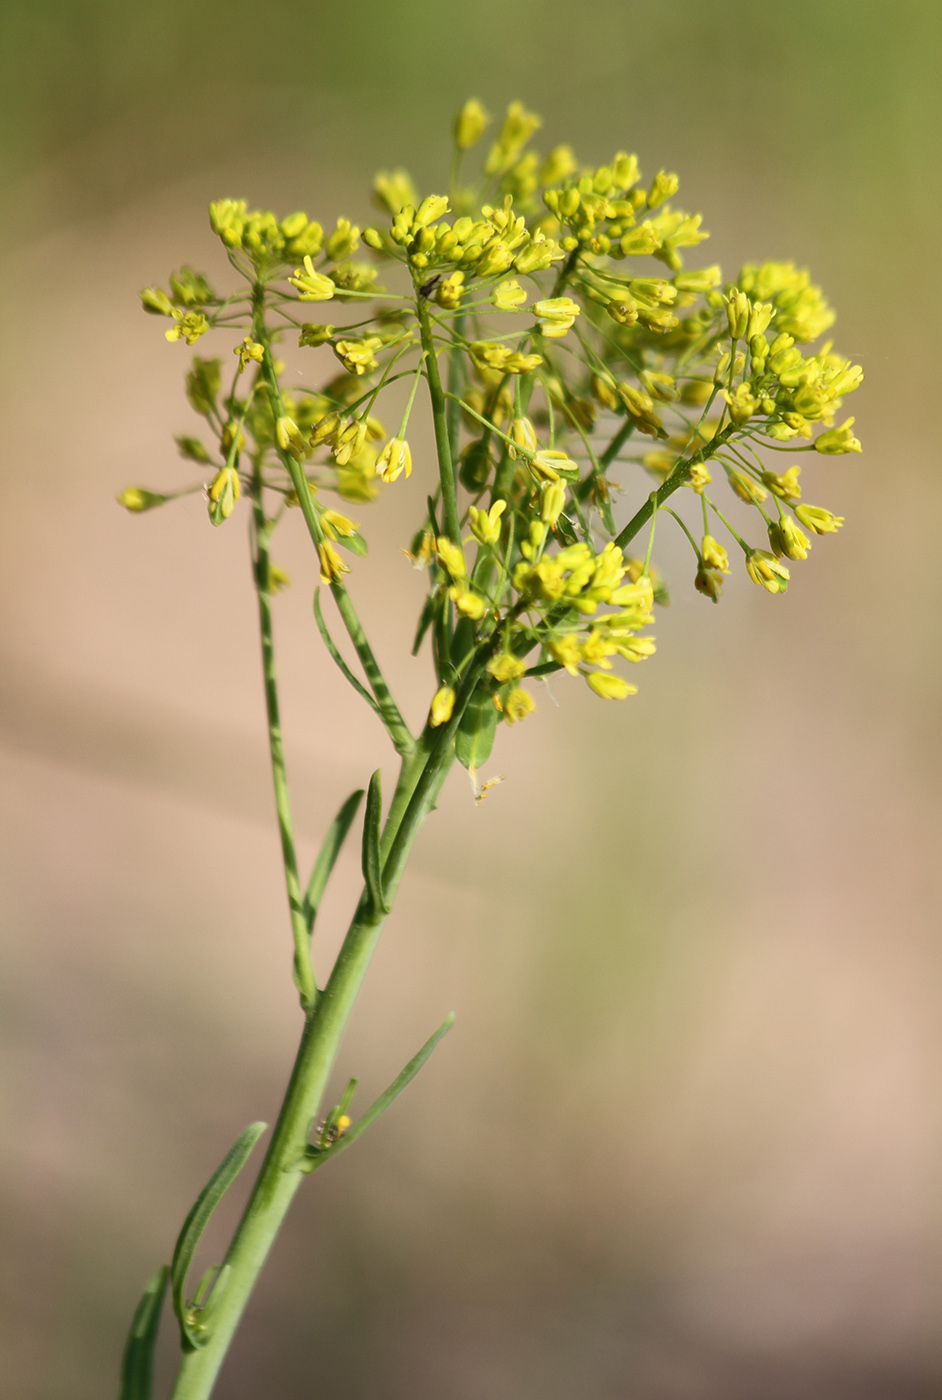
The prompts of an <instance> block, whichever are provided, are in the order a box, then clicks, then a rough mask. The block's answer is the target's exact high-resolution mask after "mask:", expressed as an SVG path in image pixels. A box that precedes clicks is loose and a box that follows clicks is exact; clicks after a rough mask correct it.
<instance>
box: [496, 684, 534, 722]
mask: <svg viewBox="0 0 942 1400" xmlns="http://www.w3.org/2000/svg"><path fill="white" fill-rule="evenodd" d="M535 709H536V705H535V704H534V703H533V700H532V698H531V696H529V695H528V694H527V692H526V691H525V690H521V689H520V687H519V686H517V687H515V688H514V689H513V690H512V691H511V692H510V694H509V695H508V696H507V699H506V700H505V701H504V720H505V722H506V723H507V724H517V723H518V722H519V721H520V720H522V719H526V717H527V715H532V713H533V711H534V710H535Z"/></svg>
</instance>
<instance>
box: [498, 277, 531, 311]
mask: <svg viewBox="0 0 942 1400" xmlns="http://www.w3.org/2000/svg"><path fill="white" fill-rule="evenodd" d="M526 299H527V293H526V288H525V287H521V285H520V283H519V282H517V281H513V280H512V281H509V282H501V283H500V285H499V286H497V287H495V288H494V290H493V291H492V292H491V301H492V302H493V303H494V305H495V306H496V307H497V310H498V311H516V310H517V309H518V308H519V307H521V306H523V305H524V303H525V302H526Z"/></svg>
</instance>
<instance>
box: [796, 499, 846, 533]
mask: <svg viewBox="0 0 942 1400" xmlns="http://www.w3.org/2000/svg"><path fill="white" fill-rule="evenodd" d="M795 514H796V515H797V516H798V519H799V520H800V521H801V523H802V525H804V527H805V529H806V530H811V531H813V532H814V534H816V535H833V534H834V532H835V531H836V530H839V529H840V528H841V526H842V525H843V523H844V517H843V515H832V514H831V512H830V511H829V510H825V509H824V507H823V506H806V505H801V506H795Z"/></svg>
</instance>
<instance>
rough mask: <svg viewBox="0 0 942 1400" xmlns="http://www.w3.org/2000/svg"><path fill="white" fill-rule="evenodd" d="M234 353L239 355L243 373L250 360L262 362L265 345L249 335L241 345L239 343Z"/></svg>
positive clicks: (257, 362) (258, 363)
mask: <svg viewBox="0 0 942 1400" xmlns="http://www.w3.org/2000/svg"><path fill="white" fill-rule="evenodd" d="M232 353H233V355H238V357H239V373H240V374H241V373H242V371H243V370H244V369H245V367H246V365H247V364H248V363H249V361H250V360H253V361H254V362H255V364H257V365H260V364H261V363H262V360H263V359H264V357H265V347H264V345H259V343H258V341H257V340H253V339H252V338H251V336H248V335H247V336H246V337H245V339H244V340H243V341H242V343H241V345H237V346H236V347H235V349H234V350H233V352H232Z"/></svg>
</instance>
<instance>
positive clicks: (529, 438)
mask: <svg viewBox="0 0 942 1400" xmlns="http://www.w3.org/2000/svg"><path fill="white" fill-rule="evenodd" d="M509 436H510V439H511V441H510V442H509V443H508V444H507V451H508V452H509V453H510V455H511V457H513V458H514V459H515V460H516V457H517V449H518V448H522V449H523V451H524V453H529V452H535V451H536V449H537V440H536V429H535V428H534V426H533V424H532V423H531V422H530V420H529V418H514V419H513V421H512V422H511V424H510V434H509Z"/></svg>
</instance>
